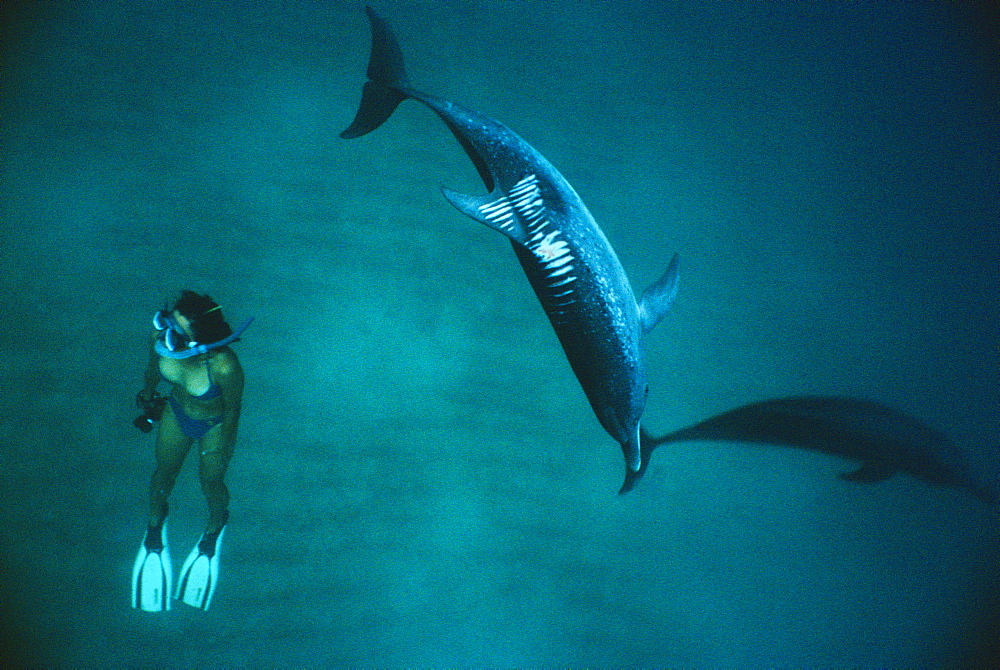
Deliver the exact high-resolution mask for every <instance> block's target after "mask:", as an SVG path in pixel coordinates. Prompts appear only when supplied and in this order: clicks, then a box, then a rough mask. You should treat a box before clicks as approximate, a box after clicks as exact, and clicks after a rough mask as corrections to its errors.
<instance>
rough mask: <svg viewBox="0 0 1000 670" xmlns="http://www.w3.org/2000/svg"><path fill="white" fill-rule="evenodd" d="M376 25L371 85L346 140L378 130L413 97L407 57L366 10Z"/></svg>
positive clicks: (388, 31)
mask: <svg viewBox="0 0 1000 670" xmlns="http://www.w3.org/2000/svg"><path fill="white" fill-rule="evenodd" d="M365 11H366V12H367V13H368V21H369V22H370V23H371V24H372V53H371V57H370V58H369V59H368V82H366V83H365V86H364V88H363V89H362V92H361V105H360V106H359V107H358V113H357V115H356V116H355V117H354V122H353V123H351V125H350V127H348V128H347V130H345V131H344V132H342V133H341V134H340V136H341V137H342V138H344V139H345V140H349V139H352V138H355V137H361V136H362V135H365V134H367V133H370V132H371V131H373V130H375V129H376V128H378V127H379V126H381V125H382V124H383V123H385V120H386V119H388V118H389V117H390V116H392V113H393V112H394V111H396V107H397V106H399V103H401V102H402V101H403V100H406V98H408V97H409V96H408V95H407V94H406V93H404V92H403V91H404V90H405V89H406V88H407V86H408V84H407V80H406V70H405V68H404V67H403V53H402V52H401V51H400V49H399V43H398V42H397V41H396V36H395V35H393V33H392V30H391V29H390V28H389V25H388V24H387V23H386V22H385V21H383V20H382V17H380V16H379V15H378V14H376V13H375V12H374V11H373V10H372V8H371V7H365Z"/></svg>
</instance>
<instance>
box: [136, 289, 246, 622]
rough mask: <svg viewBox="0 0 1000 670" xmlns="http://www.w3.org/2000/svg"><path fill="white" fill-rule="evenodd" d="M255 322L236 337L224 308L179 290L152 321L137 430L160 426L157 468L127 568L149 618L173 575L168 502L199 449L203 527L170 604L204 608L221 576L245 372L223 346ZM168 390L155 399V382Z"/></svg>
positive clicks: (163, 601)
mask: <svg viewBox="0 0 1000 670" xmlns="http://www.w3.org/2000/svg"><path fill="white" fill-rule="evenodd" d="M252 321H253V319H252V318H250V319H247V320H246V321H245V322H244V323H243V324H242V325H241V326H240V327H239V328H237V329H236V330H235V331H234V330H232V329H231V328H230V327H229V324H227V323H226V321H225V319H224V318H223V316H222V308H221V307H220V306H219V305H218V304H216V303H215V301H213V300H212V299H211V298H210V297H208V296H207V295H199V294H197V293H195V292H194V291H183V292H182V293H181V297H180V298H179V299H178V300H177V302H175V303H174V305H173V307H170V308H165V309H163V310H160V311H159V312H157V313H156V314H155V315H154V317H153V327H154V330H153V333H152V335H151V337H150V349H149V365H148V366H147V368H146V374H145V384H144V386H143V389H142V390H141V391H140V392H139V393H138V395H137V396H136V404H137V405H138V406H139V408H140V409H143V410H144V414H143V415H142V416H140V417H139V418H138V419H136V421H135V425H136V427H137V428H139V429H140V430H142V431H143V432H149V431H151V430H152V427H153V423H154V422H155V421H157V420H158V421H159V423H160V427H159V431H158V432H157V435H156V469H155V470H154V471H153V477H152V481H151V483H150V487H149V504H150V509H149V522H148V527H147V529H146V536H145V538H144V539H143V543H142V546H141V547H140V548H139V554H138V556H136V560H135V566H134V568H133V570H132V606H133V607H135V608H138V609H141V610H145V611H147V612H161V611H165V610H169V609H170V597H171V593H170V591H171V583H172V570H171V563H170V552H169V550H168V548H167V523H166V521H167V511H168V506H167V497H168V496H169V495H170V491H171V490H172V489H173V487H174V482H175V481H176V479H177V474H178V473H179V472H180V469H181V465H182V464H183V463H184V458H185V457H186V456H187V454H188V451H190V449H191V445H193V444H194V443H195V442H197V443H198V450H199V464H198V472H199V476H200V479H201V490H202V492H203V493H204V494H205V499H206V500H207V501H208V512H209V516H208V525H207V527H206V528H205V532H204V534H202V536H201V538H200V540H199V541H198V543H197V544H196V545H195V547H194V549H192V550H191V553H190V554H189V555H188V557H187V560H186V561H185V562H184V564H183V567H182V568H181V574H180V578H179V580H178V583H177V593H176V598H177V599H178V600H181V601H183V602H185V603H187V604H189V605H192V606H194V607H199V608H201V609H203V610H207V609H208V606H209V603H210V602H211V599H212V595H213V594H214V592H215V586H216V582H217V580H218V572H219V548H220V546H221V542H222V535H223V532H224V531H225V527H226V522H227V521H228V519H229V510H228V507H229V489H228V488H227V487H226V484H225V482H224V481H223V476H224V475H225V474H226V467H227V466H228V465H229V459H230V458H232V455H233V447H234V446H235V443H236V429H237V426H238V425H239V420H240V406H241V403H242V399H243V368H242V367H240V362H239V359H238V358H237V357H236V353H235V352H234V351H233V350H232V349H230V348H229V346H228V345H230V344H232V343H233V342H235V341H236V340H238V339H239V336H240V335H241V334H242V333H243V331H244V330H246V329H247V327H248V326H249V325H250V323H251V322H252ZM161 380H163V381H167V382H169V383H170V385H171V390H170V395H168V396H167V397H165V398H164V397H162V396H160V395H159V394H158V393H157V391H156V387H157V385H158V384H159V382H160V381H161Z"/></svg>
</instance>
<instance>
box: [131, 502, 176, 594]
mask: <svg viewBox="0 0 1000 670" xmlns="http://www.w3.org/2000/svg"><path fill="white" fill-rule="evenodd" d="M172 577H173V573H172V570H171V567H170V550H169V549H168V548H167V521H166V519H164V520H163V521H161V522H160V525H159V526H155V527H153V528H147V529H146V537H145V538H143V540H142V546H140V547H139V554H138V555H137V556H136V557H135V565H134V566H133V567H132V607H134V608H136V609H140V610H142V611H143V612H166V611H167V610H169V609H170V586H171V580H172Z"/></svg>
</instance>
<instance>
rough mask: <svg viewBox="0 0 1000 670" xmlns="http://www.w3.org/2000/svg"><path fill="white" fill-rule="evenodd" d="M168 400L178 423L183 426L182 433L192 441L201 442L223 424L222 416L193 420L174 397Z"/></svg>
mask: <svg viewBox="0 0 1000 670" xmlns="http://www.w3.org/2000/svg"><path fill="white" fill-rule="evenodd" d="M167 400H169V401H170V407H171V408H172V409H173V410H174V416H175V417H177V423H179V424H180V425H181V432H182V433H184V435H186V436H187V437H190V438H191V439H192V440H200V439H201V438H202V436H204V435H205V433H207V432H208V431H210V430H212V429H213V428H215V427H216V426H218V425H219V424H220V423H222V417H221V416H213V417H212V418H210V419H192V418H191V417H190V416H188V415H187V413H186V412H185V411H184V410H183V409H181V404H180V403H179V402H177V401H176V400H175V399H174V397H173V396H170V397H168V398H167Z"/></svg>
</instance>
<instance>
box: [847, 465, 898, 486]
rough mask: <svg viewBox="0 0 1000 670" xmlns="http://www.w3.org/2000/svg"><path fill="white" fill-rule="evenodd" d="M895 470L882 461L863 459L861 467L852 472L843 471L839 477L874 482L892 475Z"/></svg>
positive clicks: (861, 481)
mask: <svg viewBox="0 0 1000 670" xmlns="http://www.w3.org/2000/svg"><path fill="white" fill-rule="evenodd" d="M893 472H895V470H894V469H893V468H892V466H890V465H887V464H886V463H883V462H882V461H865V462H864V463H862V464H861V467H860V468H858V469H857V470H854V471H853V472H844V473H842V474H841V475H840V478H841V479H843V480H845V481H848V482H858V483H861V484H875V483H877V482H883V481H885V480H886V479H888V478H889V477H890V476H892V473H893Z"/></svg>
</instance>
